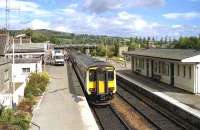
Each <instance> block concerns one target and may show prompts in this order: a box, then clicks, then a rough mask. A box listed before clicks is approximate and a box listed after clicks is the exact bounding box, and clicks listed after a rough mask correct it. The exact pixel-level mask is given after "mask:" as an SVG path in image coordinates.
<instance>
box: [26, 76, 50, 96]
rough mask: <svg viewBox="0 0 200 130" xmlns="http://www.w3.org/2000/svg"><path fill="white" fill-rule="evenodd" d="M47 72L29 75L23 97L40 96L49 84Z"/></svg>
mask: <svg viewBox="0 0 200 130" xmlns="http://www.w3.org/2000/svg"><path fill="white" fill-rule="evenodd" d="M49 79H50V78H49V75H48V73H47V72H41V73H31V74H30V76H29V80H28V82H27V84H26V88H25V97H31V96H40V95H41V94H42V93H43V92H44V91H45V90H46V88H47V85H48V83H49Z"/></svg>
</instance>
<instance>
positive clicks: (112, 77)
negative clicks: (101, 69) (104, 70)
mask: <svg viewBox="0 0 200 130" xmlns="http://www.w3.org/2000/svg"><path fill="white" fill-rule="evenodd" d="M108 80H109V81H110V80H114V72H113V71H108Z"/></svg>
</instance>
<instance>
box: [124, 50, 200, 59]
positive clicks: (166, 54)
mask: <svg viewBox="0 0 200 130" xmlns="http://www.w3.org/2000/svg"><path fill="white" fill-rule="evenodd" d="M123 54H125V55H138V56H147V57H154V58H162V59H170V60H179V61H183V60H185V59H188V58H192V57H197V56H200V51H199V50H192V49H157V48H151V49H143V50H135V51H128V52H125V53H123ZM196 59H197V58H196ZM195 62H200V59H199V60H198V61H195Z"/></svg>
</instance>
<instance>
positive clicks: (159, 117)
mask: <svg viewBox="0 0 200 130" xmlns="http://www.w3.org/2000/svg"><path fill="white" fill-rule="evenodd" d="M116 94H117V95H118V96H119V97H120V98H121V99H123V100H124V101H125V102H126V103H127V104H129V105H130V106H131V107H132V108H133V109H135V110H136V111H137V112H138V113H140V114H141V115H142V116H143V117H144V118H145V119H146V120H147V121H148V122H149V123H151V124H152V125H153V126H154V127H155V128H156V129H158V130H185V129H188V130H191V129H194V128H192V127H191V126H188V125H186V126H185V124H182V123H181V122H179V121H177V120H176V119H174V118H173V116H172V117H170V115H167V114H166V113H164V112H161V111H160V110H158V109H159V108H154V107H153V106H152V105H151V101H147V100H146V101H145V99H144V98H143V96H142V95H140V94H139V93H138V92H136V91H134V90H132V89H130V88H128V87H127V86H126V85H124V84H120V83H118V89H117V93H116Z"/></svg>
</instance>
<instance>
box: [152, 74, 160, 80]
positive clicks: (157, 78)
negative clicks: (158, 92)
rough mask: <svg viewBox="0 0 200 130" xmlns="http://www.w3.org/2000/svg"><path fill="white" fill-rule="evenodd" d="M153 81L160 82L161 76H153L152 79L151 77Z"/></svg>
mask: <svg viewBox="0 0 200 130" xmlns="http://www.w3.org/2000/svg"><path fill="white" fill-rule="evenodd" d="M152 78H153V79H154V80H156V81H160V79H161V76H160V75H155V74H154V75H153V77H152Z"/></svg>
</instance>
